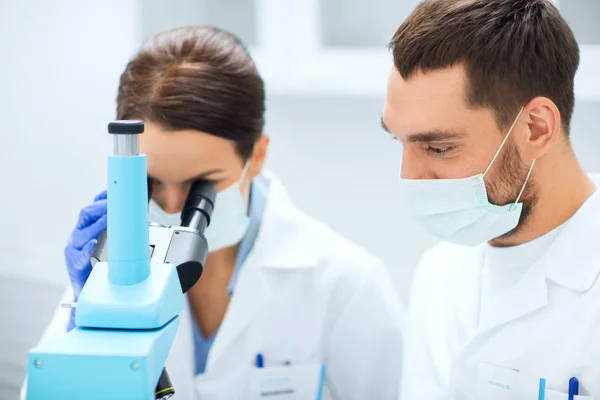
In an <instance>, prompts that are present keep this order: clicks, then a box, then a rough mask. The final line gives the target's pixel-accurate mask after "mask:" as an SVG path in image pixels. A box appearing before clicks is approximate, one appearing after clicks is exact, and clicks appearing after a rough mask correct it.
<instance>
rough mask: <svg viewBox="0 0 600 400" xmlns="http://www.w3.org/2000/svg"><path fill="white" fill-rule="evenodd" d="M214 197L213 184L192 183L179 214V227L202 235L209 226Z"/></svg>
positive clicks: (201, 181) (215, 193)
mask: <svg viewBox="0 0 600 400" xmlns="http://www.w3.org/2000/svg"><path fill="white" fill-rule="evenodd" d="M216 196H217V189H216V188H215V184H214V183H213V182H209V181H204V180H200V181H196V182H194V184H193V185H192V188H191V189H190V193H189V194H188V196H187V199H186V200H185V205H184V206H183V211H182V212H181V226H183V227H186V228H192V229H195V230H197V231H198V232H200V233H204V230H205V229H206V227H207V226H208V225H209V224H210V216H211V214H212V212H213V208H214V205H215V198H216Z"/></svg>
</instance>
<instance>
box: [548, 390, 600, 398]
mask: <svg viewBox="0 0 600 400" xmlns="http://www.w3.org/2000/svg"><path fill="white" fill-rule="evenodd" d="M544 400H569V395H568V394H567V393H561V392H556V391H554V390H546V395H545V396H544ZM573 400H594V397H593V396H573Z"/></svg>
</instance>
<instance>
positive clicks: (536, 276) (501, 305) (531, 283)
mask: <svg viewBox="0 0 600 400" xmlns="http://www.w3.org/2000/svg"><path fill="white" fill-rule="evenodd" d="M546 265H547V262H546V257H543V258H542V259H541V260H540V261H538V262H537V263H535V264H534V265H533V266H532V267H531V268H530V269H529V271H527V273H526V274H525V275H524V276H523V278H522V279H521V280H520V281H519V282H518V283H517V284H516V285H515V286H513V287H512V288H511V289H509V290H508V291H507V292H505V293H503V294H502V295H500V296H498V298H497V299H496V301H495V302H494V306H493V307H492V310H493V312H490V313H488V314H486V315H481V317H480V320H479V327H478V334H479V335H481V334H484V333H485V332H488V331H490V330H492V329H494V328H497V327H499V326H501V325H503V324H506V323H508V322H510V321H513V320H516V319H518V318H521V317H524V316H525V315H528V314H530V313H532V312H534V311H536V310H539V309H540V308H542V307H544V306H545V305H546V304H547V287H546V276H545V274H544V271H545V267H546Z"/></svg>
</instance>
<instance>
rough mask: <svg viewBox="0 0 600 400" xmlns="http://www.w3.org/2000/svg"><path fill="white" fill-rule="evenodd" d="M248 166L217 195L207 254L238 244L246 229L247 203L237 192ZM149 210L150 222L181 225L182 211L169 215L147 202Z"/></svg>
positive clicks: (152, 202)
mask: <svg viewBox="0 0 600 400" xmlns="http://www.w3.org/2000/svg"><path fill="white" fill-rule="evenodd" d="M248 165H249V164H246V166H245V167H244V170H243V171H242V175H241V177H240V179H239V180H238V181H237V182H236V183H234V184H233V185H231V186H229V187H228V188H227V189H225V190H222V191H220V192H217V196H216V198H215V208H214V210H213V212H212V215H211V218H210V225H209V226H208V227H207V228H206V231H205V232H204V236H206V240H207V242H208V248H209V251H210V252H213V251H217V250H220V249H223V248H226V247H231V246H234V245H236V244H238V243H239V242H241V240H242V239H243V238H244V235H245V234H246V231H247V230H248V226H249V225H250V218H249V216H248V210H247V208H246V202H245V201H244V198H243V197H242V192H241V190H240V182H241V181H242V180H243V179H244V177H245V176H246V171H247V170H248ZM148 208H149V213H148V215H149V220H150V222H156V223H159V224H161V225H164V226H179V225H180V224H181V212H178V213H175V214H169V213H167V212H165V211H164V210H163V209H162V208H161V207H160V206H159V205H158V204H157V203H156V202H155V201H154V200H150V203H149V205H148Z"/></svg>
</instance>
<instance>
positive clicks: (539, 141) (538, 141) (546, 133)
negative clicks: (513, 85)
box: [523, 97, 562, 159]
mask: <svg viewBox="0 0 600 400" xmlns="http://www.w3.org/2000/svg"><path fill="white" fill-rule="evenodd" d="M523 114H524V116H525V120H526V122H527V126H528V135H527V137H526V142H527V143H526V148H527V149H528V150H527V153H528V154H527V156H528V158H531V159H538V158H540V157H542V156H543V155H544V154H546V153H547V152H548V151H549V150H550V148H551V147H552V145H553V144H554V143H555V142H556V140H557V139H558V138H559V137H560V135H561V133H562V127H561V118H560V111H559V110H558V107H557V106H556V104H554V102H553V101H552V100H550V99H548V98H545V97H536V98H535V99H533V100H531V101H530V102H529V104H527V106H525V110H524V113H523Z"/></svg>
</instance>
